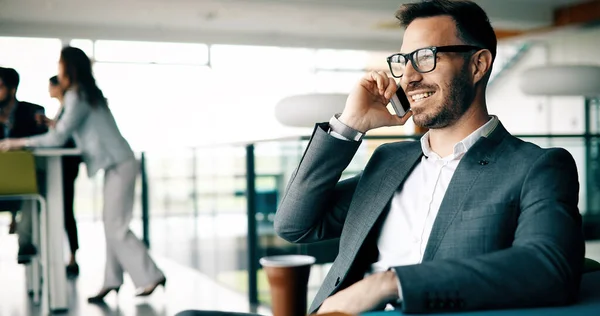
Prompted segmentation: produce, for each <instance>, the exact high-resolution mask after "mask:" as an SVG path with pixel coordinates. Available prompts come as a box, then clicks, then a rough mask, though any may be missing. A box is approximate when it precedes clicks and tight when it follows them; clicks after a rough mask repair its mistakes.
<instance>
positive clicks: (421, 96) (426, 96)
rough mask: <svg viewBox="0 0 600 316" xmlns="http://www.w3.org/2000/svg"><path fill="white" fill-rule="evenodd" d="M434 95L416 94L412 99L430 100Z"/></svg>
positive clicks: (429, 93) (431, 93) (430, 93)
mask: <svg viewBox="0 0 600 316" xmlns="http://www.w3.org/2000/svg"><path fill="white" fill-rule="evenodd" d="M433 94H434V92H426V93H420V94H415V95H413V96H411V97H412V99H413V101H420V100H423V99H426V98H429V97H430V96H432V95H433Z"/></svg>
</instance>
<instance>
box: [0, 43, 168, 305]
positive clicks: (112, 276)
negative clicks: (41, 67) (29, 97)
mask: <svg viewBox="0 0 600 316" xmlns="http://www.w3.org/2000/svg"><path fill="white" fill-rule="evenodd" d="M58 79H59V82H60V85H61V86H62V88H63V89H65V91H66V93H65V96H64V113H63V115H62V117H61V119H60V120H59V121H58V122H57V124H56V126H55V128H54V129H51V130H50V131H49V132H48V133H46V134H43V135H39V136H36V137H29V138H21V139H9V140H5V141H0V150H11V149H20V148H22V147H60V146H63V145H64V144H65V142H66V141H67V140H68V139H69V138H71V137H73V139H74V140H75V143H76V144H77V147H78V148H80V149H81V151H82V159H83V162H84V163H85V164H86V167H87V170H88V175H89V176H90V177H92V176H94V174H96V172H97V171H98V170H100V169H103V170H104V205H103V216H102V217H103V221H104V232H105V234H106V268H105V275H104V287H103V288H102V290H100V292H99V293H98V294H97V295H96V296H93V297H90V298H89V299H88V301H89V302H91V303H95V302H102V300H103V298H104V296H106V295H107V294H108V293H110V292H111V291H113V290H114V291H116V292H118V290H119V288H120V286H121V284H122V283H123V273H124V272H127V273H129V275H130V276H131V279H132V280H133V283H134V284H135V285H136V286H137V287H138V288H140V291H139V292H138V296H146V295H150V294H151V293H152V292H153V291H154V290H155V289H156V288H157V287H158V286H159V285H162V286H164V285H165V283H166V278H165V276H164V274H163V273H162V272H161V271H160V270H159V269H158V267H157V266H156V264H155V263H154V261H153V260H152V259H151V258H150V256H149V254H148V251H147V249H146V247H145V246H144V244H143V243H142V242H141V241H140V240H139V239H138V238H137V237H136V236H135V235H134V234H133V233H132V232H131V230H130V229H129V223H130V221H131V217H132V212H133V201H134V192H135V181H136V177H137V174H138V171H139V164H138V161H137V160H136V158H135V156H134V154H133V151H132V150H131V147H130V146H129V144H128V143H127V141H126V140H125V139H124V138H123V136H121V133H120V132H119V129H118V127H117V124H116V122H115V119H114V117H113V115H112V113H111V112H110V110H109V108H108V105H107V103H106V99H105V98H104V95H103V94H102V91H101V90H100V89H99V88H98V86H97V85H96V81H95V79H94V77H93V74H92V66H91V62H90V59H89V58H88V57H87V56H86V54H85V53H84V52H83V51H82V50H80V49H78V48H74V47H65V48H63V49H62V51H61V55H60V61H59V67H58Z"/></svg>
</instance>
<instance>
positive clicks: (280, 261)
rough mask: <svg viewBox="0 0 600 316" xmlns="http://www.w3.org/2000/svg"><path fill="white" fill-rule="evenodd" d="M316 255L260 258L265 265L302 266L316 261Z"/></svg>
mask: <svg viewBox="0 0 600 316" xmlns="http://www.w3.org/2000/svg"><path fill="white" fill-rule="evenodd" d="M315 261H316V259H315V257H311V256H303V255H286V256H271V257H263V258H260V261H259V262H260V264H261V265H262V266H263V267H300V266H307V265H311V264H313V263H315Z"/></svg>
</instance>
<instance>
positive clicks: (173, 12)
mask: <svg viewBox="0 0 600 316" xmlns="http://www.w3.org/2000/svg"><path fill="white" fill-rule="evenodd" d="M585 1H586V0H502V1H500V0H476V2H477V3H479V4H480V5H481V6H482V7H483V8H484V9H485V10H486V11H487V12H488V15H489V16H490V19H491V20H492V23H493V24H494V26H495V27H497V28H505V29H531V28H537V27H542V26H549V25H551V24H552V14H553V11H554V10H555V8H557V7H559V6H564V5H569V4H574V3H579V2H585ZM406 2H411V1H409V0H220V1H219V0H103V1H100V0H0V35H9V36H35V37H49V36H50V37H61V38H93V39H128V40H160V41H186V42H187V41H194V42H205V43H235V44H257V45H282V46H305V47H332V48H361V49H375V50H390V49H395V48H397V47H398V46H399V45H400V41H401V37H402V31H401V30H400V29H399V28H396V27H393V25H394V24H395V18H394V12H395V10H396V9H397V8H398V7H399V6H400V4H402V3H406Z"/></svg>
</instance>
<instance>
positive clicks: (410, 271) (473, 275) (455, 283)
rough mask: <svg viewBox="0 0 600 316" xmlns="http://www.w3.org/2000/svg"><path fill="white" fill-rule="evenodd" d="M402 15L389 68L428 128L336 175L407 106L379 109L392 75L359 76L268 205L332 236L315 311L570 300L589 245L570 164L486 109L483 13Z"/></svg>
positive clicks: (437, 9)
mask: <svg viewBox="0 0 600 316" xmlns="http://www.w3.org/2000/svg"><path fill="white" fill-rule="evenodd" d="M397 18H398V19H399V21H400V23H401V25H402V26H404V27H406V32H405V34H404V38H403V39H402V47H401V49H400V52H401V53H399V54H394V55H392V56H390V58H389V59H388V61H389V63H390V70H391V73H392V76H393V77H395V78H398V79H399V81H400V86H401V88H402V89H404V91H405V92H406V93H407V95H408V99H409V100H410V103H411V107H412V117H413V120H414V123H415V124H416V125H417V126H421V127H426V128H428V129H429V132H428V133H427V134H425V135H424V136H423V137H422V138H421V140H420V141H416V142H411V141H406V142H397V143H391V144H385V145H382V146H380V147H379V148H377V150H376V151H375V152H374V153H373V155H372V157H371V159H370V161H369V163H368V164H367V166H366V168H365V169H364V170H363V172H362V173H361V174H359V175H357V176H355V177H353V178H350V179H348V180H344V181H341V182H338V181H339V179H340V177H341V174H342V171H343V170H344V169H345V168H346V167H347V166H348V164H349V163H350V161H351V160H352V158H353V156H354V154H355V153H356V151H357V149H358V147H359V145H360V138H361V137H362V136H363V135H364V133H365V132H367V131H369V130H371V129H374V128H378V127H382V126H392V125H402V124H404V122H406V120H407V119H408V117H409V116H410V114H408V115H406V116H405V117H403V118H400V117H398V116H395V115H392V114H390V113H389V111H388V110H387V109H386V105H387V104H388V102H389V100H390V98H391V97H392V95H393V94H394V93H395V91H396V82H395V80H394V78H390V77H388V75H387V74H386V73H384V72H371V73H368V74H366V75H365V76H364V77H363V78H362V79H361V80H360V81H359V83H358V84H357V85H356V87H354V89H353V90H352V92H351V93H350V95H349V97H348V100H347V102H346V106H345V109H344V111H343V113H341V115H339V116H338V115H336V116H334V117H333V118H332V119H331V121H330V123H329V124H318V125H317V126H316V128H315V131H314V134H313V136H312V139H311V141H310V143H309V145H308V148H307V149H306V152H305V153H304V156H303V157H302V160H301V162H300V165H299V166H298V169H297V170H296V171H295V172H294V174H293V175H292V178H291V180H290V183H289V186H288V188H287V192H286V193H285V196H284V197H283V199H282V201H281V205H280V207H279V209H278V211H277V214H276V216H275V230H276V232H277V233H278V234H279V235H280V236H281V237H283V238H284V239H286V240H288V241H290V242H295V243H312V242H317V241H322V240H326V239H331V238H340V247H339V255H338V256H337V259H336V260H335V262H334V263H333V266H332V267H331V269H330V271H329V273H328V275H327V277H326V278H325V280H324V282H323V284H322V286H321V288H320V290H319V292H318V294H317V295H316V297H315V299H314V301H313V303H312V306H311V307H310V309H309V312H310V313H314V312H318V313H325V312H333V311H340V312H347V313H351V314H358V313H361V312H364V311H369V310H378V309H383V308H384V307H386V306H390V305H391V306H395V308H398V309H402V310H403V311H404V312H408V313H425V312H438V311H457V310H478V309H496V308H521V307H534V306H551V305H562V304H568V303H571V302H573V301H574V300H575V298H576V297H577V294H578V288H579V282H580V279H581V269H582V262H583V257H584V239H583V234H582V225H581V216H580V214H579V210H578V208H577V203H578V193H579V183H578V179H577V169H576V166H575V162H574V160H573V158H572V157H571V155H570V154H569V153H568V152H567V151H566V150H564V149H558V148H553V149H541V148H540V147H538V146H536V145H534V144H531V143H527V142H524V141H521V140H519V139H517V138H515V137H514V136H512V135H511V134H510V133H509V132H508V131H507V130H506V129H505V128H504V126H503V125H502V123H501V122H500V120H499V119H498V118H497V117H495V116H491V115H489V114H488V111H487V107H486V99H485V94H486V85H487V83H488V80H489V78H490V73H491V70H492V64H493V62H494V58H495V56H496V45H497V41H496V36H495V33H494V30H493V29H492V26H491V25H490V22H489V20H488V17H487V15H486V13H485V12H484V11H483V10H482V9H481V8H480V7H479V6H478V5H477V4H475V3H474V2H471V1H449V0H431V1H423V2H418V3H411V4H405V5H403V6H402V7H401V8H400V10H399V11H398V12H397ZM398 42H399V43H400V39H399V41H398Z"/></svg>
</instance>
